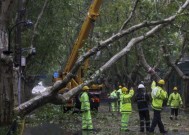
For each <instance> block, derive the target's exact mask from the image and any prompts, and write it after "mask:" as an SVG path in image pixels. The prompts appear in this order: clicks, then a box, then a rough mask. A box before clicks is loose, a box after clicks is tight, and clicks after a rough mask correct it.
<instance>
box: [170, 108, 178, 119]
mask: <svg viewBox="0 0 189 135" xmlns="http://www.w3.org/2000/svg"><path fill="white" fill-rule="evenodd" d="M171 115H173V116H176V117H177V116H178V108H171Z"/></svg>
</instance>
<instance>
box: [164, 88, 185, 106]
mask: <svg viewBox="0 0 189 135" xmlns="http://www.w3.org/2000/svg"><path fill="white" fill-rule="evenodd" d="M167 105H170V106H171V108H179V106H180V105H182V98H181V96H180V94H179V93H174V92H173V93H171V94H170V96H169V99H168V102H167Z"/></svg>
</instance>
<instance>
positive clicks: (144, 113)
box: [139, 110, 150, 132]
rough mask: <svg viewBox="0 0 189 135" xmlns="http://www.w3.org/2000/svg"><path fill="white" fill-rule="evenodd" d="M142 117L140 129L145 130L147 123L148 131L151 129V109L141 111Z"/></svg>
mask: <svg viewBox="0 0 189 135" xmlns="http://www.w3.org/2000/svg"><path fill="white" fill-rule="evenodd" d="M139 117H140V131H141V132H144V127H145V126H144V125H146V131H149V129H150V115H149V110H144V111H139Z"/></svg>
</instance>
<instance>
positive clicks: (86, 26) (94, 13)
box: [64, 0, 102, 73]
mask: <svg viewBox="0 0 189 135" xmlns="http://www.w3.org/2000/svg"><path fill="white" fill-rule="evenodd" d="M101 3H102V0H93V3H92V4H91V6H90V8H89V11H88V13H87V16H86V18H85V21H84V23H83V25H82V27H81V30H80V32H79V35H78V38H77V39H76V41H75V43H74V46H73V48H72V51H71V54H70V56H69V58H68V61H67V64H66V66H65V68H64V72H65V73H67V72H69V71H70V70H71V68H72V67H73V65H74V63H75V62H76V60H77V57H78V50H79V49H80V48H81V47H82V46H83V44H84V41H85V40H86V39H87V37H88V35H89V32H90V30H91V28H92V25H93V23H94V22H95V20H96V18H97V17H98V16H99V13H98V12H99V9H100V5H101Z"/></svg>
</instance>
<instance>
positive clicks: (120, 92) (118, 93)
mask: <svg viewBox="0 0 189 135" xmlns="http://www.w3.org/2000/svg"><path fill="white" fill-rule="evenodd" d="M121 96H122V86H121V85H119V89H118V90H117V98H118V111H119V112H121V105H122V104H121Z"/></svg>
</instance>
